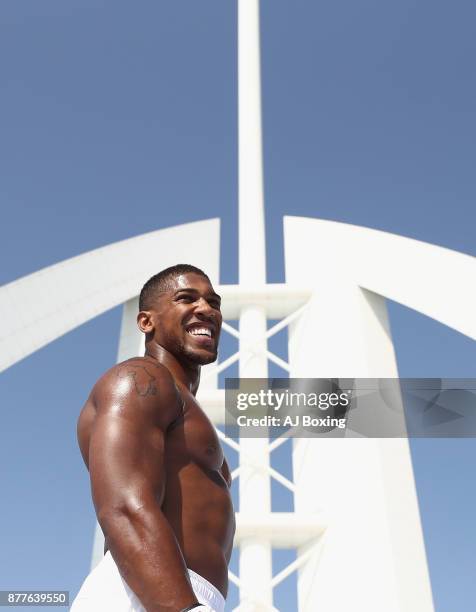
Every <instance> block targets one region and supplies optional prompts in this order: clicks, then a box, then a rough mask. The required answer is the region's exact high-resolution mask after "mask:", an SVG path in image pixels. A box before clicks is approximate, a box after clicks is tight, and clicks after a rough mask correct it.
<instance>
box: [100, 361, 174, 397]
mask: <svg viewBox="0 0 476 612" xmlns="http://www.w3.org/2000/svg"><path fill="white" fill-rule="evenodd" d="M110 394H113V395H116V394H117V395H118V396H119V397H120V398H121V400H122V401H124V398H130V399H132V400H134V401H137V402H139V403H142V404H143V403H152V404H157V405H159V404H161V403H162V402H163V401H165V402H166V403H167V404H168V405H170V404H180V403H181V397H180V393H179V391H178V389H177V386H176V385H175V381H174V379H173V377H172V374H171V373H170V371H169V370H168V369H167V368H166V367H165V366H164V365H162V364H161V363H159V362H158V361H157V360H156V359H153V358H151V357H133V358H131V359H127V360H126V361H122V362H121V363H117V364H115V365H114V366H113V367H112V368H110V369H109V370H107V372H105V373H104V374H103V375H102V376H101V378H100V379H99V380H98V381H97V383H96V384H95V385H94V388H93V396H94V398H95V400H96V402H97V403H103V402H102V401H101V400H103V399H104V397H105V396H109V395H110ZM108 403H109V402H108Z"/></svg>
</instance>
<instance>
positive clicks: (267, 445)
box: [0, 0, 476, 612]
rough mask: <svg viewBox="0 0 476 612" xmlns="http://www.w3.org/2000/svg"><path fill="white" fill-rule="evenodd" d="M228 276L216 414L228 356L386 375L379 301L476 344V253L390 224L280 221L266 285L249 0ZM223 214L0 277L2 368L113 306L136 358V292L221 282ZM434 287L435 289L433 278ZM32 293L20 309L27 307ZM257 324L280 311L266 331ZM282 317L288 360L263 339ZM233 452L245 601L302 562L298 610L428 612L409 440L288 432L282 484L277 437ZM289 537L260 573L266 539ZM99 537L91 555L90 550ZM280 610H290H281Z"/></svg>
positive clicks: (258, 373) (216, 416) (254, 37)
mask: <svg viewBox="0 0 476 612" xmlns="http://www.w3.org/2000/svg"><path fill="white" fill-rule="evenodd" d="M238 6H239V79H240V83H239V92H240V94H239V96H240V97H239V122H240V126H239V139H240V155H239V163H240V180H239V189H240V194H239V195H240V199H239V201H240V224H239V227H240V240H239V242H240V253H239V262H240V284H239V285H236V286H230V285H228V286H226V285H222V286H221V287H220V288H219V291H220V293H221V294H222V296H223V313H224V318H225V319H229V320H232V319H234V320H236V319H239V321H240V326H239V330H236V329H234V328H232V327H231V326H230V325H228V324H226V323H225V324H224V329H225V331H226V332H228V333H230V334H232V335H233V336H235V337H237V338H239V341H240V342H239V351H238V352H237V353H236V354H235V355H233V356H232V357H230V358H228V359H227V360H226V361H224V362H223V363H220V364H219V365H218V366H207V370H208V372H207V373H206V375H204V376H203V380H204V384H202V387H201V389H200V395H199V398H200V399H201V401H202V403H203V406H204V408H205V409H206V410H207V411H208V413H209V414H210V415H211V416H212V418H213V420H214V422H215V423H216V424H218V423H222V422H223V420H224V392H223V391H222V390H220V389H217V374H218V373H219V372H220V371H223V370H225V369H226V367H228V366H229V365H231V364H232V363H235V362H237V361H239V365H240V375H241V376H242V377H266V375H267V363H268V360H270V361H272V362H274V363H276V364H278V365H279V366H281V367H282V368H283V369H285V370H286V371H288V372H290V373H291V374H292V375H293V376H295V377H331V378H339V377H351V378H354V377H379V376H380V377H395V376H397V366H396V363H395V355H394V351H393V344H392V339H391V336H390V330H389V326H388V320H387V312H386V306H385V298H386V297H388V298H391V299H393V300H395V301H398V302H400V303H402V304H405V305H407V306H410V307H412V308H414V309H415V310H418V311H419V312H422V313H424V314H426V315H427V316H430V317H433V318H434V319H436V320H438V321H441V322H442V323H444V324H446V325H448V326H450V327H453V328H454V329H456V330H458V331H460V332H461V333H464V334H466V335H467V336H469V337H471V338H474V339H476V324H475V319H474V312H476V292H475V289H474V284H471V283H468V282H466V281H467V279H468V278H474V275H475V273H476V260H475V259H474V258H472V257H469V256H467V255H463V254H460V253H455V252H452V251H449V250H447V249H443V248H440V247H436V246H432V245H429V244H425V243H422V242H418V241H415V240H409V239H407V238H402V237H399V236H394V235H392V234H388V233H384V232H379V231H375V230H369V229H365V228H359V227H356V226H350V225H345V224H340V223H334V222H330V221H320V220H316V219H302V218H296V217H289V218H286V220H285V224H284V232H285V256H286V284H283V285H268V284H266V274H265V270H266V266H265V231H264V206H263V195H262V194H263V178H262V163H261V157H262V156H261V114H260V113H261V111H260V76H259V20H258V8H259V4H258V0H239V2H238ZM218 261H219V224H218V221H217V220H209V221H202V222H198V223H191V224H187V225H182V226H178V227H174V228H169V229H164V230H160V231H157V232H152V233H150V234H146V235H144V236H139V237H137V238H133V239H130V240H125V241H122V242H119V243H116V244H113V245H110V246H107V247H104V248H102V249H97V250H95V251H92V252H90V253H86V254H84V255H81V256H79V257H75V258H73V259H70V260H67V261H64V262H62V263H59V264H57V265H54V266H51V267H49V268H45V269H44V270H41V271H40V272H36V273H34V274H31V275H29V276H27V277H25V278H22V279H20V280H18V281H15V282H13V283H10V284H8V285H5V286H3V287H1V288H0V315H1V320H2V332H1V338H0V369H5V368H7V367H9V366H11V365H13V364H14V363H16V362H17V361H19V360H20V359H22V358H23V357H25V356H26V355H28V354H30V353H32V352H34V351H36V350H37V349H39V348H40V347H41V346H44V345H45V344H47V343H48V342H51V341H52V340H54V339H55V338H58V337H59V336H61V335H62V334H64V333H67V332H68V331H70V330H72V329H74V328H75V327H77V326H78V325H81V324H82V323H84V322H86V321H88V320H89V319H91V318H93V317H95V316H97V315H99V314H101V313H102V312H104V311H106V310H108V309H109V308H112V307H114V306H116V305H118V304H121V303H123V304H124V314H123V320H122V328H121V334H120V343H119V354H118V359H119V360H122V359H126V358H128V357H130V356H133V355H136V354H141V353H142V347H143V345H142V338H141V337H140V335H139V333H138V332H137V328H136V325H135V315H136V308H137V299H136V296H137V293H138V291H139V289H140V287H141V286H142V284H143V282H144V281H145V280H146V279H147V278H148V277H150V276H151V275H152V274H154V273H156V272H157V271H158V270H160V269H162V268H165V267H167V266H169V265H173V264H175V263H178V262H190V263H193V264H194V265H197V266H199V267H202V268H204V269H205V270H206V271H207V272H208V274H209V275H210V276H211V278H212V281H213V282H215V283H216V282H217V281H218V278H219V274H218ZM443 284H444V286H445V292H444V295H443V294H442V293H441V286H442V285H443ZM31 299H34V300H35V309H34V310H33V311H32V309H31V308H29V307H28V306H27V305H28V303H29V301H30V300H31ZM267 319H282V320H281V322H280V323H278V324H277V325H275V326H274V327H273V328H271V329H269V330H267ZM287 325H289V326H290V333H289V362H285V361H284V360H283V359H281V358H280V357H278V356H276V355H274V354H272V353H271V352H270V351H269V350H268V347H267V340H268V339H269V338H270V337H271V336H272V335H273V334H275V333H277V332H278V331H280V330H281V329H283V328H284V327H286V326H287ZM219 435H220V437H221V439H222V440H223V442H224V443H225V444H229V445H230V446H232V447H233V448H235V450H237V451H238V452H239V453H240V465H239V467H238V468H237V469H236V470H235V471H234V473H233V477H234V478H239V479H240V500H241V505H240V508H239V512H238V515H237V525H238V529H237V534H236V545H237V546H239V547H240V575H239V576H234V575H232V574H230V579H231V580H232V582H233V583H235V584H236V585H237V586H239V588H240V600H241V603H240V605H239V609H240V610H241V611H242V612H245V611H251V612H260V611H264V610H275V609H276V608H274V607H273V588H274V587H275V586H276V585H277V584H279V583H280V582H281V581H282V580H284V579H285V578H286V577H287V576H289V575H290V574H291V573H292V572H293V571H298V572H299V578H298V602H297V604H296V609H298V610H299V611H300V612H316V611H321V612H342V611H344V610H345V611H347V610H352V611H353V612H430V611H431V610H432V609H433V605H432V597H431V590H430V584H429V578H428V571H427V565H426V559H425V552H424V543H423V537H422V532H421V525H420V519H419V512H418V504H417V498H416V494H415V486H414V480H413V474H412V468H411V462H410V455H409V450H408V444H407V441H406V440H405V439H391V440H379V439H371V440H370V439H343V440H342V439H341V440H329V439H326V440H317V439H300V440H294V441H293V444H294V450H293V473H294V477H293V481H289V480H288V479H287V478H285V477H284V476H283V475H281V474H279V473H278V472H276V471H275V470H273V469H272V468H271V467H270V460H269V458H270V453H271V452H272V451H273V450H274V449H275V448H277V447H278V446H279V445H280V444H281V443H283V442H284V440H275V441H273V442H269V440H256V439H248V440H247V439H242V440H241V442H240V444H236V443H235V442H233V440H230V439H227V438H225V436H224V435H223V434H221V433H220V432H219ZM270 478H275V479H276V480H278V481H279V482H280V483H281V484H282V485H284V486H285V487H287V488H288V489H289V490H290V491H292V492H293V494H294V505H295V512H293V513H272V512H271V503H270ZM273 547H288V548H296V549H297V550H298V556H297V559H296V561H295V562H293V563H292V564H291V565H290V566H289V567H288V568H286V569H284V570H283V571H282V572H280V573H279V574H278V575H276V576H273V575H272V548H273ZM101 548H102V542H101V537H100V534H97V537H96V539H95V547H94V550H95V552H94V555H93V563H94V559H96V558H98V556H99V555H100V554H101ZM283 612H294V610H285V611H283Z"/></svg>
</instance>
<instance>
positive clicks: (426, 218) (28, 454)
mask: <svg viewBox="0 0 476 612" xmlns="http://www.w3.org/2000/svg"><path fill="white" fill-rule="evenodd" d="M261 16H262V68H263V112H264V122H263V125H264V165H265V187H266V221H267V250H268V281H270V282H279V281H282V280H283V253H282V216H283V215H284V214H296V215H305V216H316V217H321V218H326V219H333V220H337V221H346V222H350V223H356V224H359V225H365V226H368V227H373V228H378V229H382V230H387V231H391V232H394V233H398V234H402V235H405V236H410V237H413V238H417V239H420V240H425V241H428V242H432V243H435V244H439V245H443V246H446V247H449V248H452V249H456V250H459V251H463V252H466V253H469V254H471V255H475V254H476V247H475V229H474V228H475V217H476V213H475V205H474V203H475V201H476V181H475V178H474V164H475V153H476V121H475V119H476V84H475V80H474V58H475V56H476V38H475V36H474V22H475V18H476V8H475V7H474V5H473V4H472V3H470V2H468V1H464V0H453V2H451V3H450V2H441V1H438V0H431V1H430V0H413V1H410V0H400V1H399V2H390V1H388V0H379V1H377V0H372V1H370V0H359V1H358V2H355V1H351V0H340V1H337V2H336V1H335V0H334V1H332V2H331V1H330V0H322V1H319V2H316V1H315V0H301V1H300V2H295V1H292V0H263V2H262V11H261ZM0 74H1V87H2V92H1V95H0V117H1V131H0V134H1V137H0V173H1V180H0V206H1V210H2V222H1V224H0V254H1V261H2V266H1V268H0V283H5V282H9V281H12V280H14V279H16V278H18V277H20V276H23V275H25V274H28V273H31V272H33V271H35V270H38V269H40V268H42V267H44V266H47V265H49V264H52V263H55V262H58V261H61V260H63V259H65V258H68V257H71V256H74V255H77V254H80V253H83V252H85V251H88V250H90V249H93V248H96V247H99V246H102V245H105V244H108V243H111V242H113V241H116V240H120V239H123V238H128V237H131V236H134V235H137V234H141V233H143V232H147V231H151V230H153V229H158V228H162V227H167V226H170V225H175V224H179V223H182V222H187V221H192V220H198V219H203V218H210V217H215V216H219V217H220V218H221V220H222V261H221V264H222V276H221V281H222V282H224V283H230V282H236V280H237V237H236V223H237V123H236V122H237V114H236V95H237V81H236V76H237V75H236V2H235V1H231V0H214V1H212V0H201V1H200V2H185V1H183V0H175V1H174V2H173V3H171V2H164V1H162V0H160V1H159V0H154V1H151V0H146V1H144V2H141V3H131V2H125V1H124V0H116V1H115V2H111V1H109V2H106V1H104V0H103V1H101V0H95V1H94V2H93V1H92V0H81V1H79V0H71V1H70V2H64V0H55V1H53V0H42V2H38V1H37V0H23V1H22V2H18V0H15V1H14V0H4V2H2V4H1V7H0ZM422 282H424V279H422ZM461 282H474V279H464V278H462V279H461ZM444 293H445V287H444V285H442V286H441V298H442V299H444ZM31 307H32V309H34V307H35V299H34V296H32V300H31ZM390 316H391V323H392V329H393V333H394V337H395V344H396V349H397V355H398V360H399V368H400V373H401V375H402V376H448V377H459V376H461V377H475V376H476V372H475V363H476V346H475V343H474V342H472V341H470V340H469V339H467V338H465V337H463V336H461V335H459V334H457V333H456V332H452V331H451V330H448V329H446V328H444V327H443V326H441V325H439V324H435V323H434V322H432V321H431V320H428V319H427V318H425V317H423V316H421V315H418V314H416V313H414V312H412V311H410V310H408V309H405V308H403V307H401V306H399V305H397V304H390ZM119 320H120V311H119V310H118V309H115V310H113V311H111V312H109V313H107V314H105V315H102V316H101V317H99V318H98V319H96V320H94V321H92V322H90V323H89V324H87V325H85V326H83V327H81V328H79V329H77V330H75V331H74V332H72V333H70V334H69V335H67V336H65V337H64V338H61V339H60V340H58V341H56V342H54V343H53V344H51V345H49V346H48V347H46V348H44V349H42V350H40V351H39V352H38V353H36V354H35V355H32V356H31V357H29V358H27V359H25V360H24V361H22V362H21V363H19V364H17V365H15V366H14V367H12V368H11V369H9V370H7V371H6V372H5V373H3V374H2V375H1V377H0V405H1V410H2V426H1V428H0V465H1V491H2V499H3V504H2V521H1V523H0V541H1V546H0V567H1V568H2V570H1V572H0V589H7V588H23V589H25V588H29V589H35V588H38V589H40V588H41V589H47V588H57V589H69V590H71V592H72V593H75V592H76V591H77V589H78V587H79V585H80V583H81V581H82V579H83V578H84V576H85V574H86V573H87V570H88V566H89V558H90V549H91V538H92V531H93V525H94V515H93V511H92V506H91V503H90V501H89V482H88V478H87V474H86V472H85V470H84V468H83V465H82V462H81V459H80V456H79V453H78V451H77V448H76V439H75V423H76V418H77V414H78V411H79V409H80V406H81V404H82V401H83V400H84V398H85V397H86V396H87V393H88V391H89V388H90V387H91V385H92V384H93V383H94V381H95V379H96V378H97V377H98V375H99V374H100V373H101V372H102V371H103V370H105V369H106V368H108V367H109V366H110V364H111V363H112V362H113V361H114V359H115V353H116V349H117V335H118V329H119ZM412 453H413V459H414V467H415V475H416V481H417V486H418V494H419V500H420V507H421V512H422V520H423V527H424V533H425V542H426V547H427V553H428V560H429V568H430V574H431V580H432V587H433V592H434V598H435V605H436V610H437V612H469V611H471V610H474V609H476V587H475V581H474V574H475V570H476V553H475V550H476V535H475V529H474V516H475V515H476V495H475V491H474V476H473V473H474V469H473V465H474V462H475V460H476V444H475V441H474V440H448V441H446V440H415V441H413V442H412ZM291 587H292V585H291V586H290V587H289V588H291ZM285 598H286V594H284V595H282V599H281V601H285ZM283 610H284V612H288V610H287V609H286V608H283ZM289 612H293V611H292V610H289ZM323 612H325V611H323ZM383 612H384V611H383Z"/></svg>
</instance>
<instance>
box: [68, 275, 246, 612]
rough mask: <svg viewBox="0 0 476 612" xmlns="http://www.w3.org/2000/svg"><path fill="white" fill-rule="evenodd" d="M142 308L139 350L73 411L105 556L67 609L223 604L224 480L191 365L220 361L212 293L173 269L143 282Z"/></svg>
mask: <svg viewBox="0 0 476 612" xmlns="http://www.w3.org/2000/svg"><path fill="white" fill-rule="evenodd" d="M139 310H140V312H139V314H138V316H137V323H138V326H139V328H140V330H141V331H142V332H143V333H144V334H145V346H146V350H145V356H144V357H136V358H133V359H129V360H128V361H125V362H123V363H120V364H118V365H116V366H114V367H113V368H112V369H111V370H109V371H108V372H106V374H104V376H102V378H100V379H99V381H98V382H97V383H96V384H95V386H94V388H93V390H92V392H91V395H90V396H89V398H88V400H87V402H86V404H85V406H84V408H83V410H82V412H81V415H80V417H79V422H78V439H79V445H80V448H81V453H82V455H83V458H84V461H85V463H86V466H87V467H88V469H89V472H90V477H91V487H92V496H93V501H94V506H95V508H96V513H97V517H98V521H99V524H100V525H101V528H102V530H103V532H104V535H105V551H108V552H107V553H106V554H105V557H104V558H103V559H102V560H101V562H100V563H99V565H98V566H97V567H96V568H95V569H94V570H93V571H92V572H91V574H90V575H89V576H88V577H87V579H86V581H85V582H84V584H83V586H82V588H81V590H80V592H79V593H78V596H77V598H76V600H75V602H74V604H73V606H72V608H71V610H72V612H83V611H84V612H123V611H124V612H125V611H132V610H133V611H136V610H137V611H142V612H143V611H144V609H145V610H146V611H147V612H179V611H182V612H183V611H185V610H194V612H198V611H199V610H214V611H217V612H223V610H224V598H225V597H226V594H227V588H228V569H227V568H228V562H229V559H230V555H231V550H232V546H233V535H234V530H235V521H234V512H233V507H232V502H231V496H230V491H229V488H230V485H231V478H230V472H229V469H228V466H227V463H226V461H225V458H224V455H223V450H222V448H221V446H220V443H219V440H218V437H217V435H216V433H215V430H214V428H213V426H212V424H211V423H210V421H209V419H208V418H207V416H206V415H205V413H204V412H203V410H202V409H201V408H200V406H199V405H198V403H197V400H196V399H195V395H196V393H197V389H198V385H199V381H200V366H202V365H204V364H207V363H211V362H213V361H215V360H216V357H217V346H218V340H219V336H220V329H221V324H222V315H221V312H220V296H219V295H217V294H216V293H215V291H214V290H213V287H212V285H211V283H210V280H209V278H208V277H207V276H206V275H205V273H204V272H202V271H201V270H199V269H197V268H195V267H193V266H188V265H178V266H174V267H172V268H167V269H166V270H163V271H162V272H160V273H159V274H157V275H155V276H153V277H152V278H151V279H150V280H148V281H147V283H146V284H145V285H144V287H143V289H142V291H141V294H140V299H139ZM201 604H202V605H201ZM203 604H204V605H203Z"/></svg>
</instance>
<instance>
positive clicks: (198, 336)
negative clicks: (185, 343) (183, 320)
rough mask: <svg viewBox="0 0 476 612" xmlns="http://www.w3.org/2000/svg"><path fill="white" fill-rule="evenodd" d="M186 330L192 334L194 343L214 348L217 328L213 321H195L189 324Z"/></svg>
mask: <svg viewBox="0 0 476 612" xmlns="http://www.w3.org/2000/svg"><path fill="white" fill-rule="evenodd" d="M185 331H186V332H187V334H188V335H189V336H192V338H193V340H194V343H195V344H198V345H199V346H203V347H204V348H212V347H214V345H215V329H214V327H213V326H212V324H211V323H208V322H204V321H195V322H194V323H191V324H189V325H188V326H187V327H186V328H185Z"/></svg>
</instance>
